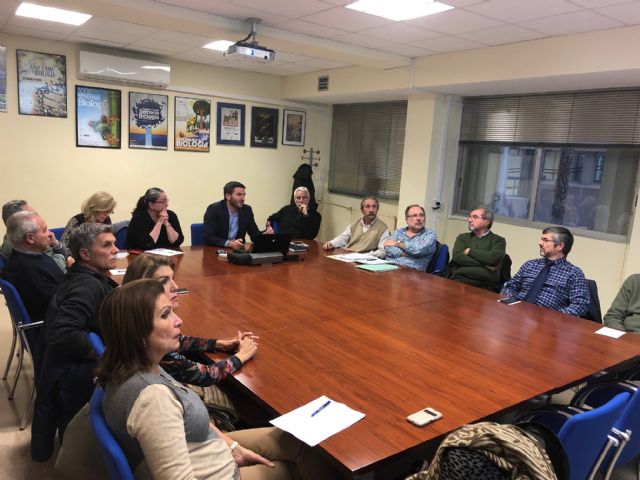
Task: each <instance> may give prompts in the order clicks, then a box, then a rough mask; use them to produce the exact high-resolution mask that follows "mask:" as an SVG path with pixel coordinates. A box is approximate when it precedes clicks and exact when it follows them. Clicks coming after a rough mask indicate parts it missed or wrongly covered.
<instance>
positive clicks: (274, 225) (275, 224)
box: [271, 222, 280, 233]
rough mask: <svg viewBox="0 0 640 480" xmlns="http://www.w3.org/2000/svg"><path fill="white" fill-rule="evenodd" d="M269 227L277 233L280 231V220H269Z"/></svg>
mask: <svg viewBox="0 0 640 480" xmlns="http://www.w3.org/2000/svg"><path fill="white" fill-rule="evenodd" d="M271 228H273V233H278V232H279V231H280V222H271Z"/></svg>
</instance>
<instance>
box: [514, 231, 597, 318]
mask: <svg viewBox="0 0 640 480" xmlns="http://www.w3.org/2000/svg"><path fill="white" fill-rule="evenodd" d="M538 246H539V247H540V256H541V257H543V258H538V259H536V260H529V261H528V262H525V264H524V265H522V267H520V270H518V273H516V274H515V276H514V277H513V278H512V279H511V280H509V281H508V282H507V283H505V285H504V289H503V293H504V295H506V296H507V297H511V298H517V299H518V300H524V301H525V302H529V303H535V304H537V305H540V306H543V307H547V308H551V309H553V310H557V311H559V312H562V313H567V314H569V315H574V316H576V317H580V316H582V315H584V314H585V313H586V312H587V305H588V304H589V300H590V298H591V297H590V294H589V287H588V285H587V282H586V280H585V278H584V274H583V273H582V270H580V269H579V268H578V267H576V266H575V265H573V264H572V263H569V262H568V261H567V258H566V257H567V255H568V254H569V252H570V251H571V247H572V246H573V235H572V234H571V232H570V231H569V230H567V229H566V228H564V227H547V228H545V229H544V230H543V231H542V238H540V242H539V243H538Z"/></svg>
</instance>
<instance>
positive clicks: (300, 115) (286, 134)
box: [282, 110, 307, 147]
mask: <svg viewBox="0 0 640 480" xmlns="http://www.w3.org/2000/svg"><path fill="white" fill-rule="evenodd" d="M282 117H283V120H282V144H283V145H296V146H298V147H304V129H305V123H306V119H307V112H300V111H297V110H285V111H284V112H283V114H282Z"/></svg>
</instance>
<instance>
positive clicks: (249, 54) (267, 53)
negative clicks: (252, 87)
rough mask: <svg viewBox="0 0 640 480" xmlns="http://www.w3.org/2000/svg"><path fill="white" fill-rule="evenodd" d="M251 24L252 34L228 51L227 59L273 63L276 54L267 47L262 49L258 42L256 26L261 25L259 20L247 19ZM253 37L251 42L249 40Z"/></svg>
mask: <svg viewBox="0 0 640 480" xmlns="http://www.w3.org/2000/svg"><path fill="white" fill-rule="evenodd" d="M247 22H251V32H250V33H249V35H247V36H246V37H245V38H243V39H242V40H238V41H237V42H236V43H234V44H233V45H231V46H230V47H229V48H228V49H227V53H226V54H225V55H226V56H227V57H234V58H246V59H249V60H257V61H260V62H273V61H274V60H275V59H276V52H275V51H274V50H271V49H270V48H267V47H262V46H260V45H259V44H258V42H257V41H256V25H257V24H258V23H260V19H259V18H247ZM251 37H253V39H252V40H251V41H247V40H249V38H251Z"/></svg>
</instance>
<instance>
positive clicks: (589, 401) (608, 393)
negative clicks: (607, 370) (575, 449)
mask: <svg viewBox="0 0 640 480" xmlns="http://www.w3.org/2000/svg"><path fill="white" fill-rule="evenodd" d="M621 392H629V393H630V394H631V399H630V400H629V402H628V403H627V405H626V406H625V408H624V410H623V412H622V414H621V415H620V417H619V418H618V419H617V420H616V423H615V424H614V425H613V433H612V434H611V435H610V436H609V441H610V443H611V444H612V446H617V449H616V450H615V451H613V452H608V454H607V456H606V458H604V459H603V463H602V467H601V469H600V470H601V472H602V474H603V479H607V478H609V477H610V476H611V472H612V471H613V469H614V468H615V467H618V466H623V465H626V464H627V463H629V462H630V461H631V460H632V459H634V458H635V457H636V456H638V454H640V389H639V388H638V385H636V384H635V383H633V382H626V381H619V382H602V383H594V384H591V385H587V386H586V387H584V388H582V389H580V390H579V391H578V392H577V393H576V394H575V396H574V397H573V399H572V400H571V403H572V404H575V405H576V406H578V407H586V406H589V407H598V406H600V405H602V404H604V403H606V402H607V401H608V400H610V399H611V398H613V397H614V396H615V395H618V394H619V393H621ZM639 467H640V463H638V464H637V465H636V478H640V469H639Z"/></svg>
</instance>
